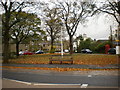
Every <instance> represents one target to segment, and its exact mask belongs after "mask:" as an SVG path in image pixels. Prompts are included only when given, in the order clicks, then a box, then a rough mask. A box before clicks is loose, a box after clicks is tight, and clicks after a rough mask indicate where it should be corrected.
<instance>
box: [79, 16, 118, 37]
mask: <svg viewBox="0 0 120 90" xmlns="http://www.w3.org/2000/svg"><path fill="white" fill-rule="evenodd" d="M110 26H111V27H112V30H113V31H114V30H115V29H116V28H117V23H116V21H115V20H114V18H113V17H112V16H109V15H106V14H101V15H99V16H94V17H91V18H90V19H89V21H88V22H87V25H85V26H84V25H79V27H78V30H77V35H79V34H87V36H88V37H91V38H92V39H108V37H109V35H110Z"/></svg>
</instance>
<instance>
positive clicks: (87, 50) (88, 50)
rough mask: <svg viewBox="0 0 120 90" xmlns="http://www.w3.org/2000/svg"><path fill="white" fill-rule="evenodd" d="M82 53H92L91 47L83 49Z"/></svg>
mask: <svg viewBox="0 0 120 90" xmlns="http://www.w3.org/2000/svg"><path fill="white" fill-rule="evenodd" d="M81 53H92V51H91V50H90V49H82V50H81Z"/></svg>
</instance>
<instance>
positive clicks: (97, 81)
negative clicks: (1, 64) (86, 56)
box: [2, 69, 118, 87]
mask: <svg viewBox="0 0 120 90" xmlns="http://www.w3.org/2000/svg"><path fill="white" fill-rule="evenodd" d="M78 73H82V72H77V74H76V72H74V73H72V74H71V73H67V72H52V71H41V70H36V71H35V70H7V69H3V71H2V77H3V78H7V79H13V80H18V81H23V82H29V83H49V84H81V85H88V86H89V87H118V76H117V75H99V74H98V75H97V74H92V73H87V74H78Z"/></svg>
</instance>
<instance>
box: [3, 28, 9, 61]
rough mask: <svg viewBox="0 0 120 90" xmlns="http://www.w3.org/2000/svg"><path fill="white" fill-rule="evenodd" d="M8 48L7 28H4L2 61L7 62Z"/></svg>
mask: <svg viewBox="0 0 120 90" xmlns="http://www.w3.org/2000/svg"><path fill="white" fill-rule="evenodd" d="M9 51H10V49H9V30H8V29H7V28H6V30H4V36H3V63H9V61H8V60H9V57H10V55H9V54H10V52H9Z"/></svg>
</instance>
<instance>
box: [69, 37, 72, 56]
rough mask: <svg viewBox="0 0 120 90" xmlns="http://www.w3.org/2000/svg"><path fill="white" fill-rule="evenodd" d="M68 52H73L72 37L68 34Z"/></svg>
mask: <svg viewBox="0 0 120 90" xmlns="http://www.w3.org/2000/svg"><path fill="white" fill-rule="evenodd" d="M69 47H70V54H73V37H72V36H69Z"/></svg>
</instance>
